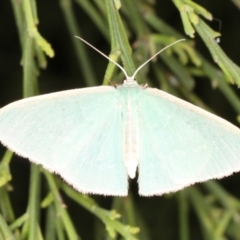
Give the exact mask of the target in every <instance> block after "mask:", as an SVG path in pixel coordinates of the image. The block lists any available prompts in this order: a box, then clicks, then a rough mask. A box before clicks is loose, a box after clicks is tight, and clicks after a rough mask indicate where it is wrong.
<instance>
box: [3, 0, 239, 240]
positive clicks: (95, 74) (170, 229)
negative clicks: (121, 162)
mask: <svg viewBox="0 0 240 240" xmlns="http://www.w3.org/2000/svg"><path fill="white" fill-rule="evenodd" d="M239 6H240V1H239V0H234V1H232V2H231V1H223V0H218V1H207V0H201V1H200V0H199V1H191V0H173V1H169V0H162V1H157V0H155V1H154V0H132V1H129V0H121V1H120V0H115V1H114V0H105V1H102V0H91V1H86V0H72V1H71V0H59V1H47V0H41V1H40V0H39V1H37V0H11V1H1V2H0V29H1V33H0V34H1V38H0V93H1V95H0V106H4V105H5V104H7V103H9V102H12V101H14V100H18V99H20V98H21V97H29V96H33V95H37V94H43V93H49V92H54V91H60V90H66V89H72V88H78V87H86V86H94V85H100V84H115V83H121V82H122V80H123V79H124V76H123V74H122V73H120V72H119V70H118V69H117V68H116V66H115V65H113V64H112V63H108V61H107V60H105V59H104V58H103V57H102V56H101V55H99V54H98V53H96V52H94V51H93V50H92V49H89V47H87V46H86V45H84V44H83V43H82V42H80V41H79V40H77V39H76V38H74V36H75V35H78V36H81V37H83V38H84V39H86V40H87V41H89V42H90V43H91V44H93V45H94V46H95V47H97V48H98V49H100V50H101V51H102V52H104V53H106V54H107V55H109V56H110V57H111V58H112V59H114V60H115V61H118V62H119V63H121V64H123V66H124V68H125V69H126V71H127V73H128V74H129V75H131V74H133V72H134V71H135V69H136V68H137V67H138V66H139V65H140V64H141V63H143V62H144V61H146V60H147V59H148V58H149V57H150V56H152V55H153V54H154V53H155V52H157V51H159V49H161V48H163V47H165V46H166V45H168V44H170V43H172V42H173V41H175V40H178V39H180V38H187V41H185V42H181V43H179V44H177V45H174V46H173V47H171V48H170V49H168V50H166V51H165V52H163V53H162V54H161V55H160V56H159V57H158V59H155V60H153V61H152V62H151V63H149V64H148V65H147V66H145V67H144V68H143V69H142V70H141V71H140V72H139V73H138V75H137V80H138V82H139V83H148V84H149V85H150V86H154V87H158V88H161V89H163V90H164V91H167V92H170V93H171V94H174V95H176V96H178V97H181V98H183V99H186V100H188V101H190V102H192V103H194V104H195V105H198V106H200V107H202V108H205V109H207V110H209V111H213V112H215V113H217V114H218V115H221V116H222V117H224V118H226V119H228V120H229V121H232V122H233V123H235V124H238V123H237V116H239V113H240V99H239V90H238V89H237V87H238V86H239V85H240V69H239V67H238V66H237V65H239V63H240V54H239V53H240V50H239V42H240V34H239V21H240V13H239ZM214 17H217V18H218V19H220V20H221V21H222V23H223V24H222V25H223V27H222V29H220V32H219V23H218V21H215V20H214ZM220 35H222V36H221V37H220V39H221V43H220V44H219V43H217V41H216V38H217V37H219V36H220ZM200 52H201V54H200ZM233 60H234V61H233ZM234 62H235V63H234ZM16 134H17V133H16ZM0 150H1V152H0V153H1V156H2V160H1V162H0V240H2V239H4V240H6V239H17V240H18V239H19V240H20V239H21V240H25V239H28V240H40V239H45V240H54V239H59V240H64V239H71V240H72V239H83V240H84V239H87V240H91V239H94V240H101V239H143V240H148V239H149V240H150V239H161V240H173V239H174V240H176V239H180V240H189V239H194V240H202V239H204V240H226V239H232V240H238V239H240V228H239V225H240V191H239V181H240V179H239V174H234V175H233V176H231V177H228V178H225V179H223V180H221V183H220V181H209V182H206V183H203V184H196V185H194V186H192V187H189V188H186V189H185V190H183V191H180V192H178V193H175V194H168V195H164V196H161V197H151V198H144V197H140V196H138V192H137V182H136V180H133V181H131V182H130V190H129V196H128V197H126V198H111V197H103V196H86V195H82V194H80V193H77V192H76V191H75V190H73V189H72V188H71V187H69V186H68V185H67V184H65V183H64V182H62V180H61V179H59V178H58V177H57V176H55V175H53V174H50V173H49V172H46V171H45V170H43V169H40V168H39V167H38V166H36V165H34V164H31V165H30V164H29V163H28V161H27V160H25V159H20V158H19V157H17V156H13V154H12V153H11V152H9V151H5V149H4V148H3V147H2V146H1V148H0Z"/></svg>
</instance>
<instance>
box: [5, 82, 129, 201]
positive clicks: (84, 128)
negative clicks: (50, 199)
mask: <svg viewBox="0 0 240 240" xmlns="http://www.w3.org/2000/svg"><path fill="white" fill-rule="evenodd" d="M117 103H118V93H117V91H116V89H115V88H114V87H110V86H101V87H91V88H83V89H76V90H69V91H63V92H57V93H52V94H47V95H42V96H37V97H32V98H28V99H24V100H20V101H17V102H14V103H12V104H9V105H7V106H6V107H4V108H2V109H1V110H0V141H1V142H2V143H3V144H4V145H5V146H7V147H8V148H10V149H11V150H13V151H14V152H16V153H17V154H18V155H21V156H23V157H26V158H28V159H29V160H31V161H32V162H34V163H38V164H41V165H43V167H45V168H46V169H48V170H50V171H51V172H56V173H58V174H59V175H61V176H62V178H63V179H64V180H65V181H67V182H68V183H69V184H71V185H73V186H74V187H75V188H76V189H77V190H79V191H81V192H83V193H98V194H103V195H120V196H123V195H124V196H125V195H127V189H128V183H127V174H126V170H125V166H124V164H123V155H122V153H121V152H120V151H119V149H121V147H122V134H121V127H122V126H121V124H122V121H121V112H120V110H119V109H118V108H117V107H116V105H117Z"/></svg>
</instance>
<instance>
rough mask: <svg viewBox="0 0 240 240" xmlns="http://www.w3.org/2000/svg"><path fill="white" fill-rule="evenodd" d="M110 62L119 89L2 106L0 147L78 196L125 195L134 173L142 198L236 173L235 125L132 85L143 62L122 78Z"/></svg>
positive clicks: (239, 145)
mask: <svg viewBox="0 0 240 240" xmlns="http://www.w3.org/2000/svg"><path fill="white" fill-rule="evenodd" d="M81 40H82V41H84V40H83V39H81ZM84 42H85V43H86V41H84ZM87 44H88V43H87ZM88 45H90V44H88ZM171 45H172V44H171ZM90 46H91V45H90ZM91 47H92V46H91ZM93 48H94V47H93ZM94 49H95V48H94ZM163 50H164V49H163ZM97 51H98V50H97ZM161 51H162V50H161ZM161 51H160V52H161ZM101 54H102V55H104V54H103V53H101ZM157 54H159V52H158V53H157ZM157 54H156V55H157ZM156 55H154V56H153V57H155V56H156ZM104 56H105V55H104ZM105 57H106V58H108V57H107V56H105ZM153 57H152V58H153ZM152 58H151V59H152ZM151 59H149V60H148V61H147V62H149V61H150V60H151ZM109 60H110V61H112V60H111V59H109ZM112 62H114V61H112ZM147 62H146V63H147ZM114 63H115V62H114ZM146 63H144V64H143V65H145V64H146ZM115 64H116V65H117V66H118V67H119V68H120V69H122V71H123V72H124V74H125V75H126V80H125V81H124V83H123V85H121V86H117V87H113V86H99V87H89V88H82V89H77V90H69V91H63V92H57V93H52V94H46V95H41V96H37V97H31V98H27V99H23V100H20V101H17V102H14V103H11V104H9V105H7V106H5V107H3V108H2V109H1V110H0V141H1V142H2V144H3V145H5V146H7V147H8V148H9V149H11V150H12V151H14V152H16V153H17V154H18V155H20V156H23V157H25V158H28V159H30V160H31V161H32V162H34V163H37V164H41V165H42V166H43V167H44V168H46V169H48V170H49V171H51V172H55V173H58V174H59V175H60V176H61V177H62V178H63V179H64V180H65V181H66V182H68V183H69V184H70V185H72V186H73V187H74V188H76V189H77V190H78V191H80V192H82V193H94V194H103V195H117V196H126V195H127V194H128V176H129V177H130V178H134V177H135V175H136V171H137V170H138V176H139V177H138V184H139V194H140V195H143V196H152V195H161V194H164V193H168V192H174V191H177V190H180V189H182V188H184V187H187V186H189V185H191V184H194V183H196V182H203V181H206V180H208V179H213V178H222V177H224V176H228V175H230V174H232V173H233V172H236V171H240V130H239V129H238V128H237V127H235V126H234V125H232V124H231V123H229V122H227V121H225V120H224V119H222V118H220V117H217V116H215V115H213V114H211V113H209V112H207V111H205V110H203V109H201V108H199V107H196V106H194V105H192V104H190V103H188V102H186V101H183V100H181V99H179V98H176V97H174V96H172V95H170V94H168V93H166V92H163V91H161V90H158V89H154V88H149V87H146V86H140V85H138V83H137V82H136V81H135V80H134V77H135V75H136V73H137V72H138V71H139V69H140V68H141V67H142V66H143V65H142V66H141V67H139V68H138V69H137V70H136V72H135V73H134V75H133V76H132V77H129V76H128V75H127V74H126V72H125V71H124V69H123V68H122V67H121V66H120V65H119V64H118V63H115Z"/></svg>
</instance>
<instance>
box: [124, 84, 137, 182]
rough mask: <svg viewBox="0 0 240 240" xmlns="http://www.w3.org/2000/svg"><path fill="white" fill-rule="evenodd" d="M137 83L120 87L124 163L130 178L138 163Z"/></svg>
mask: <svg viewBox="0 0 240 240" xmlns="http://www.w3.org/2000/svg"><path fill="white" fill-rule="evenodd" d="M141 90H142V89H141V87H140V86H139V85H130V86H129V85H127V84H126V85H123V86H122V87H121V97H122V108H123V109H122V118H123V139H124V144H123V147H124V164H125V167H126V169H127V173H128V175H129V177H130V178H134V177H135V175H136V170H137V167H138V164H139V152H140V151H139V146H140V143H139V111H138V106H139V95H140V93H141Z"/></svg>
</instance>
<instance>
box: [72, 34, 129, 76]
mask: <svg viewBox="0 0 240 240" xmlns="http://www.w3.org/2000/svg"><path fill="white" fill-rule="evenodd" d="M75 37H76V38H78V39H80V40H81V41H83V42H84V43H86V44H87V45H88V46H89V47H91V48H93V49H94V50H95V51H97V52H98V53H100V54H101V55H102V56H104V57H105V58H107V59H108V60H109V61H111V62H112V63H115V64H116V65H117V66H118V67H119V68H120V69H121V70H122V71H123V73H124V75H125V77H126V79H129V78H130V77H129V76H128V75H127V72H126V71H125V70H124V68H123V67H122V66H121V65H120V64H118V63H117V62H115V61H114V60H112V59H111V58H109V57H108V56H107V55H105V54H104V53H102V52H101V51H99V50H98V49H97V48H95V47H94V46H93V45H91V44H90V43H88V42H87V41H86V40H84V39H83V38H81V37H78V36H75Z"/></svg>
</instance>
